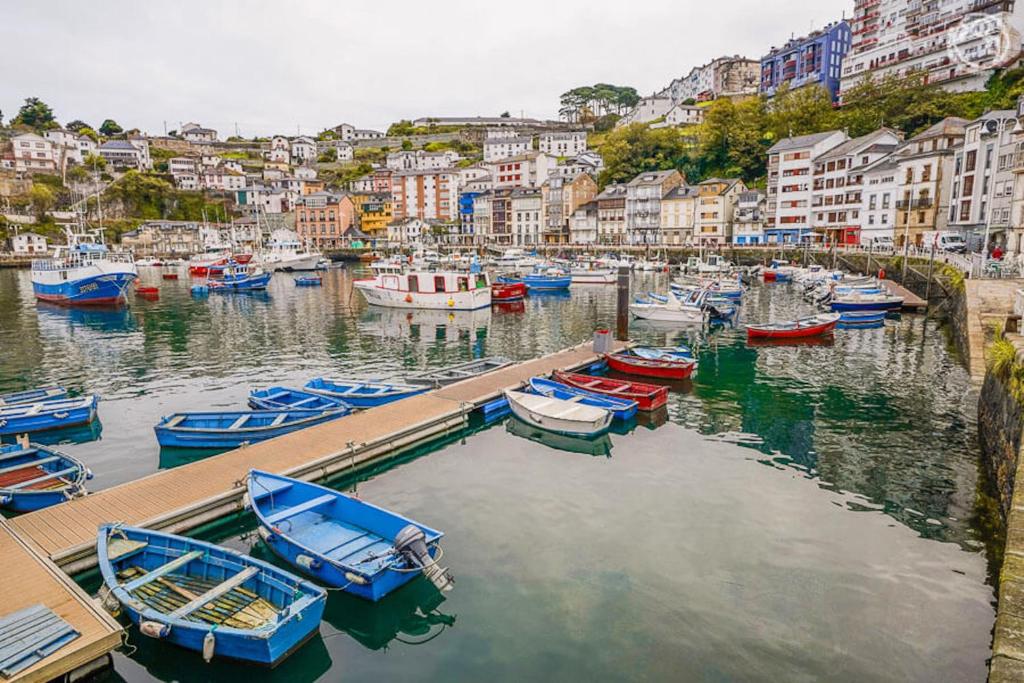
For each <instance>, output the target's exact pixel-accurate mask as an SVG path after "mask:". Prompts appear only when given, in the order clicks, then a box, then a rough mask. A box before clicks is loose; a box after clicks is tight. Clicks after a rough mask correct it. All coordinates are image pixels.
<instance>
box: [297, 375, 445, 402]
mask: <svg viewBox="0 0 1024 683" xmlns="http://www.w3.org/2000/svg"><path fill="white" fill-rule="evenodd" d="M305 388H306V389H308V390H309V391H311V392H313V393H316V394H323V395H324V396H331V397H334V398H340V399H341V400H342V401H344V402H345V403H347V404H348V405H350V406H353V407H355V408H374V407H376V406H382V405H384V404H386V403H391V402H392V401H399V400H401V399H403V398H408V397H410V396H415V395H416V394H422V393H423V392H425V391H427V387H425V386H413V385H411V384H396V383H394V382H364V381H362V380H357V379H327V378H324V377H315V378H313V379H311V380H309V381H308V382H306V386H305Z"/></svg>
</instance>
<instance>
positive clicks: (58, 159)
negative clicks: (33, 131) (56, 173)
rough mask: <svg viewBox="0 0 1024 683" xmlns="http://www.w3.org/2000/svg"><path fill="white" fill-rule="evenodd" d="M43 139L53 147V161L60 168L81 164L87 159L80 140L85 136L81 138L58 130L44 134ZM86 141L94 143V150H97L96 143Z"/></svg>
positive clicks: (67, 131)
mask: <svg viewBox="0 0 1024 683" xmlns="http://www.w3.org/2000/svg"><path fill="white" fill-rule="evenodd" d="M43 137H45V138H46V139H47V140H49V141H50V144H52V145H53V161H54V162H55V163H56V164H57V166H58V168H59V167H60V166H62V165H66V164H69V163H74V164H80V163H82V159H84V158H85V155H84V154H83V153H82V150H83V146H82V144H81V141H80V139H79V138H80V137H85V136H79V135H78V134H77V133H74V132H72V131H70V130H64V129H63V128H57V129H54V130H48V131H46V132H44V133H43ZM85 139H86V140H89V142H90V143H92V147H93V149H95V148H96V143H94V142H93V141H92V140H90V139H89V138H85Z"/></svg>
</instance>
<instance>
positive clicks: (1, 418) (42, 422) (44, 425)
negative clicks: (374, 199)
mask: <svg viewBox="0 0 1024 683" xmlns="http://www.w3.org/2000/svg"><path fill="white" fill-rule="evenodd" d="M99 401H100V399H99V397H98V396H79V397H77V398H61V399H55V400H52V401H40V402H39V403H18V404H15V405H13V406H10V407H7V408H0V435H3V434H26V433H29V432H41V431H45V430H48V429H63V428H64V427H74V426H75V425H83V424H89V423H90V422H92V421H93V420H94V419H96V406H97V405H98V404H99Z"/></svg>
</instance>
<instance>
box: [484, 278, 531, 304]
mask: <svg viewBox="0 0 1024 683" xmlns="http://www.w3.org/2000/svg"><path fill="white" fill-rule="evenodd" d="M525 296H526V284H525V283H523V282H510V283H503V282H495V283H494V284H493V285H491V302H492V303H504V302H507V301H520V300H522V299H523V298H524V297H525Z"/></svg>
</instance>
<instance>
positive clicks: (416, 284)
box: [353, 269, 491, 311]
mask: <svg viewBox="0 0 1024 683" xmlns="http://www.w3.org/2000/svg"><path fill="white" fill-rule="evenodd" d="M396 270H397V269H388V270H384V271H382V272H379V273H377V275H376V276H375V277H373V278H368V279H363V280H355V281H354V282H353V285H354V286H355V288H356V289H358V290H359V292H360V293H361V294H362V295H363V296H364V297H365V298H366V301H367V302H368V303H371V304H374V305H376V306H387V307H390V308H432V309H444V310H455V311H473V310H476V309H478V308H486V307H487V306H490V305H491V283H490V280H489V279H488V276H487V274H486V273H465V272H460V271H409V272H401V271H398V272H395V271H396Z"/></svg>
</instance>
